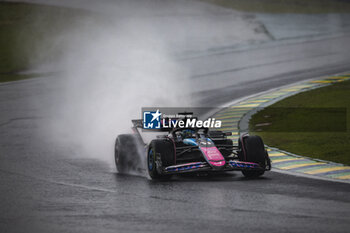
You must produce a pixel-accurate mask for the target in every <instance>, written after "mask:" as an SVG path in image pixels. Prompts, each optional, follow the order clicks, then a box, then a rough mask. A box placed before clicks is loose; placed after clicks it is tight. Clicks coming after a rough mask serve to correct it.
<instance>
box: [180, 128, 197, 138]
mask: <svg viewBox="0 0 350 233" xmlns="http://www.w3.org/2000/svg"><path fill="white" fill-rule="evenodd" d="M194 133H195V132H194V130H192V129H184V130H183V131H182V138H184V139H185V138H193V137H194Z"/></svg>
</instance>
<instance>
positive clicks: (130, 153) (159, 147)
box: [115, 120, 271, 179]
mask: <svg viewBox="0 0 350 233" xmlns="http://www.w3.org/2000/svg"><path fill="white" fill-rule="evenodd" d="M132 123H133V126H132V129H133V131H134V133H133V134H122V135H119V136H118V137H117V139H116V143H115V163H116V166H117V170H118V172H120V173H125V172H127V171H128V170H130V169H143V168H144V167H145V166H143V164H146V165H147V170H148V173H149V175H150V177H151V178H152V179H165V178H170V177H171V175H173V174H179V173H188V172H195V173H201V172H220V171H234V170H239V171H242V173H243V175H244V176H246V177H258V176H261V175H263V174H264V172H265V171H268V170H270V169H271V161H270V158H269V155H268V153H267V151H266V150H265V147H264V143H263V141H262V139H261V138H260V137H259V136H249V135H248V134H244V135H242V136H241V137H240V138H239V140H238V145H233V142H232V140H230V139H228V138H227V136H229V135H231V134H232V133H224V132H222V131H212V130H210V129H209V128H204V127H202V128H166V129H164V128H163V129H159V130H157V131H166V132H167V134H166V135H157V136H156V138H155V139H153V140H152V141H151V142H150V143H148V144H146V143H145V142H144V140H143V138H142V136H141V133H140V131H139V129H140V128H142V127H143V121H142V120H132Z"/></svg>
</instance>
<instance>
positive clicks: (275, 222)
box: [0, 33, 350, 233]
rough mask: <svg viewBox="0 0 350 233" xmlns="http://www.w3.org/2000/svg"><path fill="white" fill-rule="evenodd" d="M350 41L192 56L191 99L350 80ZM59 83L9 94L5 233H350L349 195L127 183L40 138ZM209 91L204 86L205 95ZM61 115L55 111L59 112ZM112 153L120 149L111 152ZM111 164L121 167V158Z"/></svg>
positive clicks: (285, 178) (285, 183) (4, 115)
mask: <svg viewBox="0 0 350 233" xmlns="http://www.w3.org/2000/svg"><path fill="white" fill-rule="evenodd" d="M348 41H350V35H349V34H346V33H343V34H336V35H330V36H324V37H322V38H318V39H315V38H311V39H310V38H309V39H304V38H302V39H296V40H287V41H275V42H267V43H264V44H261V45H255V46H247V47H237V46H233V47H223V48H215V49H214V50H206V51H205V52H193V53H186V55H184V56H183V57H182V58H181V59H179V60H180V64H183V66H186V67H187V68H188V69H189V70H190V71H191V80H190V82H191V85H193V86H195V87H198V88H197V89H196V91H195V93H193V94H192V97H193V98H195V99H196V100H197V101H198V102H199V103H201V104H202V105H203V106H213V105H217V104H224V103H227V102H229V101H232V100H235V99H238V98H242V97H244V96H248V95H251V94H254V93H258V92H261V91H266V90H269V89H271V88H274V87H279V86H282V85H285V84H289V83H294V82H296V81H300V80H304V79H309V78H316V77H320V76H324V75H329V74H334V73H338V72H344V71H348V70H349V67H350V64H349V63H350V62H349V61H350V46H349V44H348ZM56 84H57V83H56V79H55V78H54V77H52V78H36V79H32V80H26V81H19V82H13V83H3V84H0V112H1V114H0V232H6V233H7V232H165V231H169V232H174V231H181V232H231V231H237V232H252V231H259V232H279V233H280V232H327V233H328V232H347V231H348V229H349V228H350V221H349V220H350V186H349V185H348V184H344V183H337V182H329V181H322V180H317V179H309V178H303V177H296V176H292V175H286V174H280V173H276V172H267V173H266V175H264V176H263V177H262V178H260V179H255V180H250V179H245V178H243V176H242V174H241V173H240V172H234V173H227V174H221V175H218V176H211V175H209V176H200V177H198V176H195V175H194V176H181V177H174V178H173V179H172V180H170V181H167V182H154V181H152V180H150V179H149V178H148V177H147V176H146V175H120V174H118V173H117V172H116V171H115V168H114V164H113V163H108V162H106V161H104V160H99V159H96V158H89V157H85V156H84V155H82V154H81V150H80V149H79V148H78V147H77V146H75V145H74V144H71V145H67V144H55V143H54V142H51V141H50V140H47V138H45V137H46V135H43V134H41V133H40V132H41V130H42V127H43V125H45V123H46V122H47V121H48V118H49V117H50V115H49V114H48V115H46V114H43V112H45V111H43V108H46V107H47V106H48V104H47V102H48V99H50V96H51V93H52V92H59V91H60V90H61V89H60V86H59V85H58V84H57V86H56ZM202 84H203V85H202ZM51 108H55V106H51ZM111 147H113V145H111ZM107 156H109V157H111V158H112V159H113V154H112V153H111V154H108V155H107Z"/></svg>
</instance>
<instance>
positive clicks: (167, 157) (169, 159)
mask: <svg viewBox="0 0 350 233" xmlns="http://www.w3.org/2000/svg"><path fill="white" fill-rule="evenodd" d="M159 159H160V162H161V164H159V165H160V167H159V166H158V164H157V163H156V161H159ZM174 164H175V148H174V144H173V143H172V142H171V141H170V140H169V139H157V140H153V141H152V142H151V144H150V146H149V149H148V153H147V170H148V174H149V175H150V177H151V178H152V179H156V180H160V179H169V178H170V177H171V175H164V174H161V169H162V168H163V167H167V166H171V165H174Z"/></svg>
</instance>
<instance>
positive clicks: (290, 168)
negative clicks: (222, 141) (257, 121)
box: [213, 73, 350, 183]
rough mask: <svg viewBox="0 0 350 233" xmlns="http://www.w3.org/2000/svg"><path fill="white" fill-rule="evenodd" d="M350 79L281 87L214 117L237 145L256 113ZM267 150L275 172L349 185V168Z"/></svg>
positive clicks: (343, 78) (348, 76) (278, 150)
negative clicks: (260, 109) (279, 101)
mask: <svg viewBox="0 0 350 233" xmlns="http://www.w3.org/2000/svg"><path fill="white" fill-rule="evenodd" d="M349 79H350V73H349V74H344V75H337V76H332V77H327V78H324V79H317V80H311V81H304V82H301V83H297V84H295V85H291V86H288V87H282V88H279V89H275V90H273V91H269V92H266V93H264V94H262V95H258V96H254V97H251V98H248V99H245V100H243V101H241V102H238V103H236V104H234V105H232V106H230V107H228V108H225V109H224V110H222V111H220V112H218V113H216V114H215V115H214V116H213V117H215V118H216V119H218V120H221V121H222V128H221V130H223V131H230V132H232V136H230V138H231V139H232V140H233V142H234V143H237V142H238V138H239V137H240V135H241V134H243V133H246V132H248V122H249V119H250V117H251V116H252V115H253V113H254V110H255V109H257V108H264V107H267V106H269V105H271V104H273V103H275V102H276V101H278V100H281V99H284V98H286V97H289V96H291V95H295V94H297V93H300V92H302V91H308V90H311V89H314V88H319V87H323V86H326V85H329V84H332V83H336V82H342V81H346V80H349ZM266 148H267V151H268V152H269V155H270V158H271V161H272V167H273V168H274V170H275V171H281V172H287V173H294V174H299V175H306V176H313V177H317V178H321V179H331V180H336V181H341V182H349V183H350V166H344V165H343V164H339V163H334V162H330V161H324V160H318V159H314V158H309V157H307V155H305V156H300V155H295V154H292V153H289V152H287V151H282V150H280V149H278V148H272V147H269V146H266Z"/></svg>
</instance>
